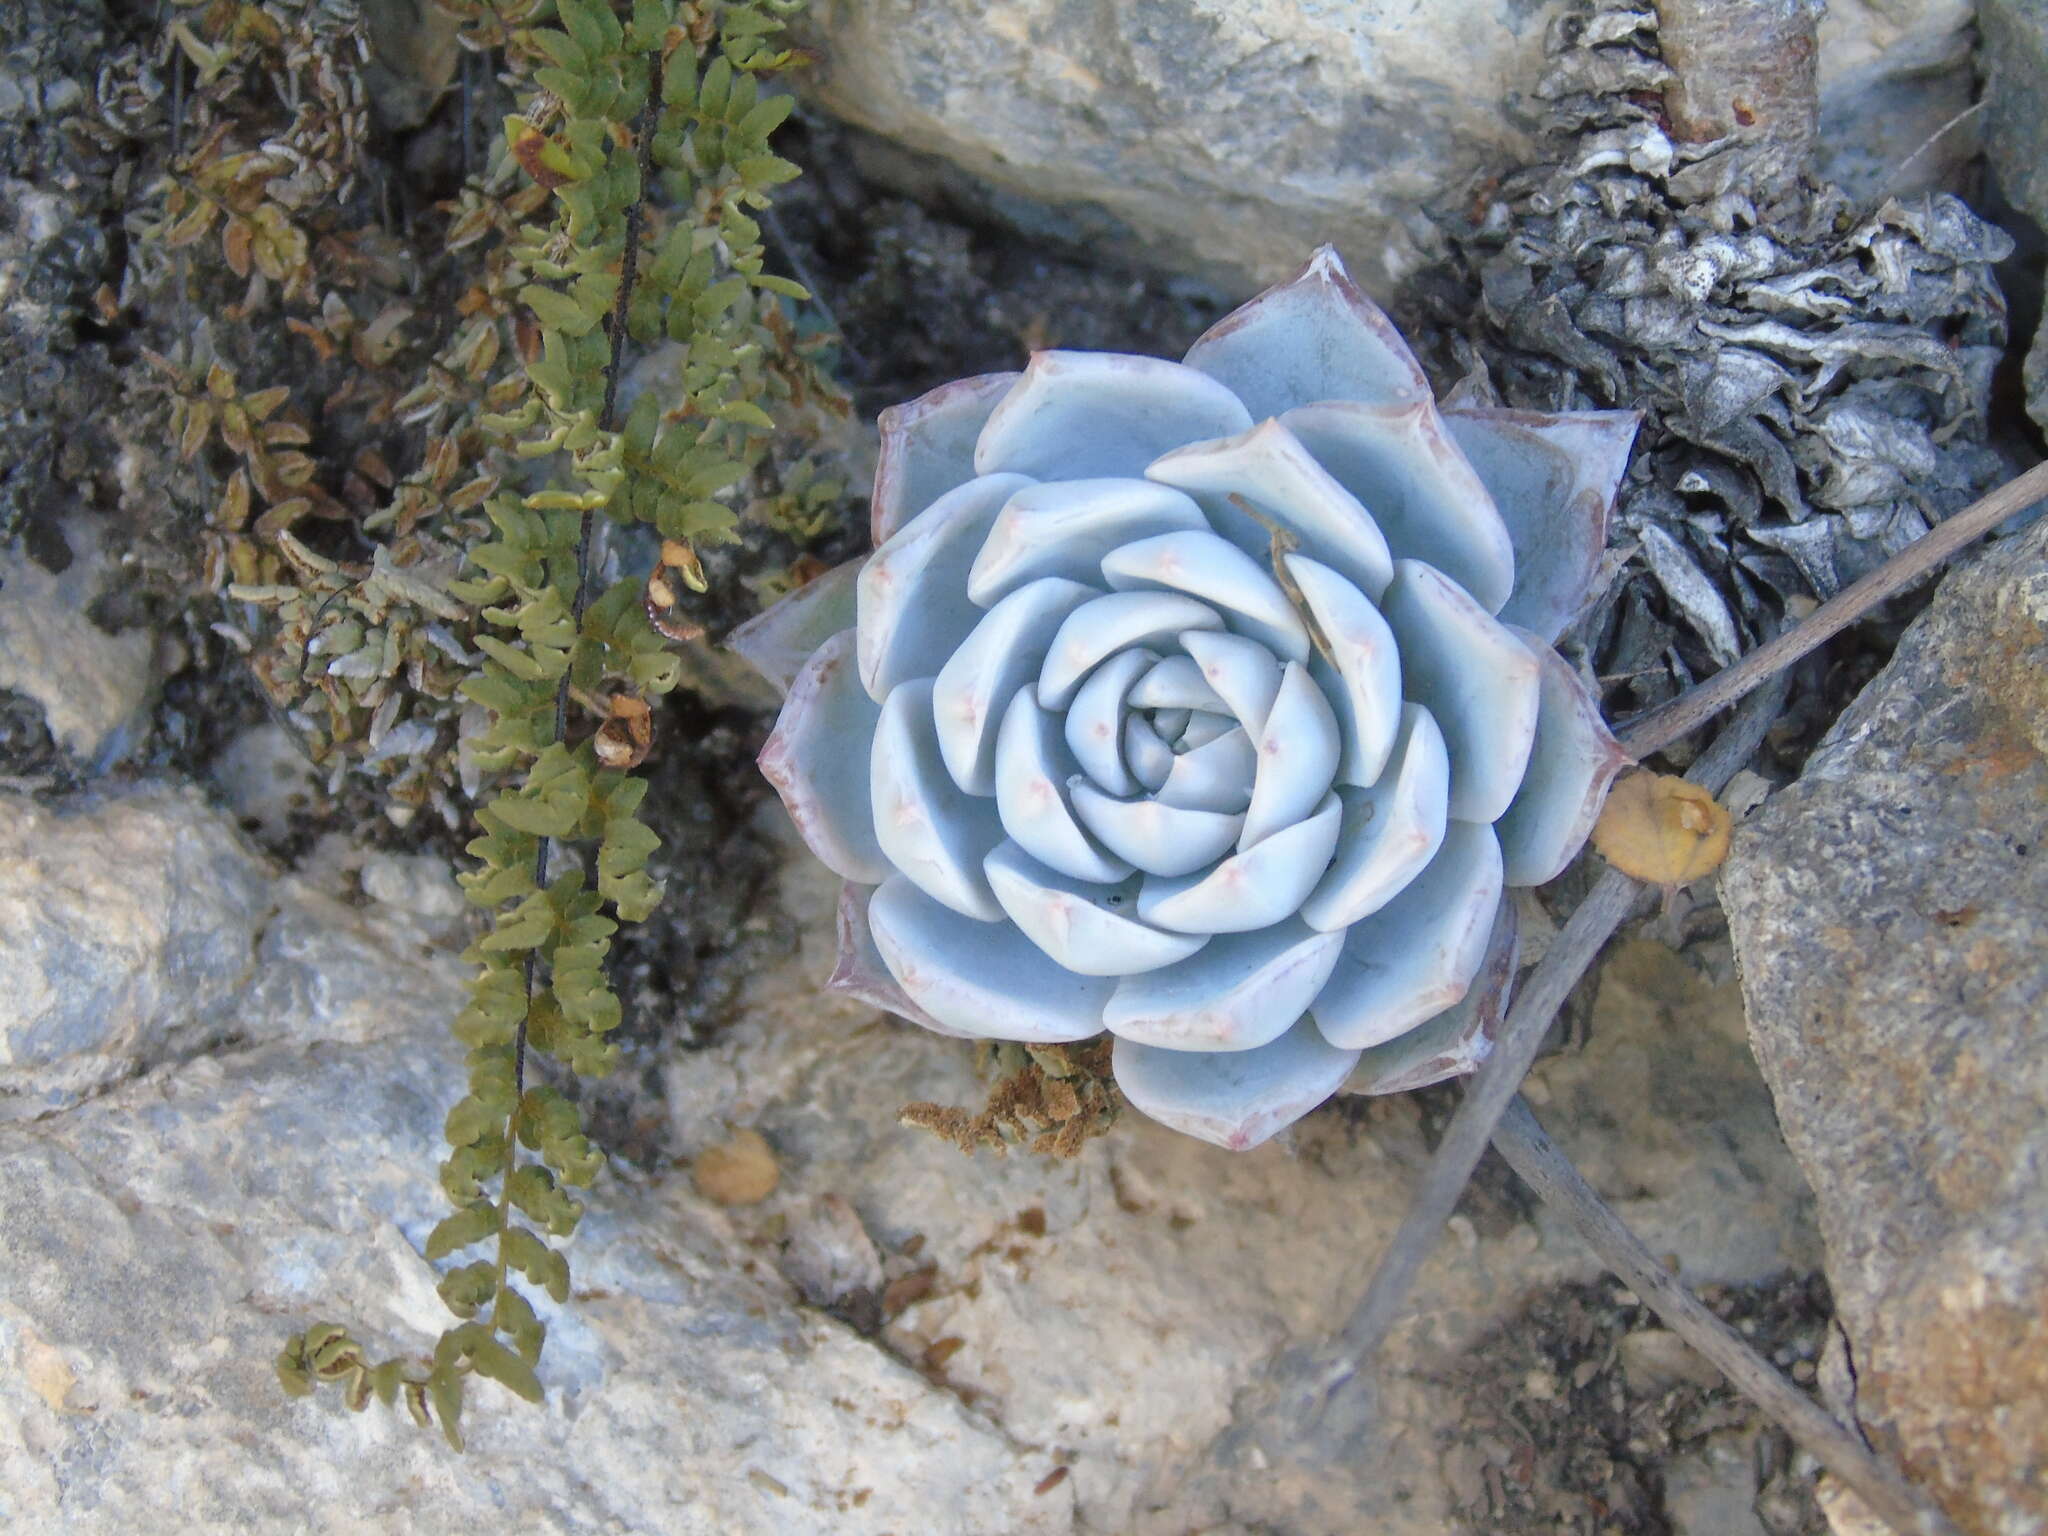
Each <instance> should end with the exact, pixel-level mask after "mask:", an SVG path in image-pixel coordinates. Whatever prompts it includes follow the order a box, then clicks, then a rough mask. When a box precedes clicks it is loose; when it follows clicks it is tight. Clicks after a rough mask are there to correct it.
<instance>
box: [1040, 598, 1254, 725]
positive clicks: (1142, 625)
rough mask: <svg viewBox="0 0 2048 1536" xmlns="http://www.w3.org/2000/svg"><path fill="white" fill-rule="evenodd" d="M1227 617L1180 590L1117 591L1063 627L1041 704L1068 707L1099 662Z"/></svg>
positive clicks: (1048, 659)
mask: <svg viewBox="0 0 2048 1536" xmlns="http://www.w3.org/2000/svg"><path fill="white" fill-rule="evenodd" d="M1222 627H1223V619H1222V616H1221V615H1219V614H1218V613H1217V612H1216V610H1215V609H1213V608H1211V607H1210V606H1209V605H1208V604H1207V603H1201V602H1197V601H1196V600H1195V599H1194V598H1192V597H1184V596H1183V595H1181V594H1180V593H1178V592H1112V593H1110V594H1109V595H1108V596H1106V597H1098V598H1095V599H1094V600H1092V601H1090V602H1086V603H1083V604H1082V605H1081V606H1080V607H1078V608H1076V609H1075V610H1074V611H1073V612H1072V613H1070V614H1068V615H1067V617H1066V621H1065V622H1064V623H1063V624H1061V625H1060V628H1059V633H1058V634H1056V635H1054V636H1053V640H1052V644H1051V645H1050V646H1048V647H1047V648H1046V652H1045V664H1044V666H1042V667H1041V668H1040V669H1039V673H1038V702H1039V703H1040V704H1042V705H1044V706H1045V707H1046V708H1047V709H1065V708H1066V707H1067V705H1068V704H1070V703H1071V702H1073V698H1074V695H1075V693H1076V692H1078V691H1079V690H1080V687H1081V682H1082V679H1084V678H1086V677H1087V675H1088V674H1089V673H1090V672H1091V671H1093V670H1094V668H1095V666H1096V664H1097V663H1099V662H1101V661H1103V660H1105V659H1106V658H1108V657H1110V656H1113V655H1115V654H1116V653H1117V652H1118V651H1121V650H1126V649H1128V648H1130V647H1132V646H1163V645H1165V644H1166V643H1167V642H1168V641H1170V640H1175V639H1179V638H1180V637H1181V636H1182V635H1183V634H1184V633H1185V632H1187V631H1189V630H1211V629H1213V630H1220V629H1221V628H1222Z"/></svg>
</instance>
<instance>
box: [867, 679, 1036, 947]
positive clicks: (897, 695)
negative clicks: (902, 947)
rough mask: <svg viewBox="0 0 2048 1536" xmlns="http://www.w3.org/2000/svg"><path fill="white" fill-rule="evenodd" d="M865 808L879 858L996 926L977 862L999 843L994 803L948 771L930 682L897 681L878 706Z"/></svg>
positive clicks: (938, 897) (998, 909)
mask: <svg viewBox="0 0 2048 1536" xmlns="http://www.w3.org/2000/svg"><path fill="white" fill-rule="evenodd" d="M868 764H869V768H868V773H869V780H870V783H869V790H870V799H869V804H870V807H871V809H872V812H873V815H874V825H875V841H876V842H877V843H878V844H879V845H880V847H881V850H882V855H883V857H885V858H886V859H888V861H889V862H890V864H892V865H893V866H894V867H895V868H896V869H897V870H898V871H899V872H900V873H902V874H903V875H905V876H907V877H908V878H909V879H910V880H911V881H912V882H913V883H914V884H916V885H917V886H918V888H919V889H921V890H923V891H924V892H925V894H926V895H928V896H930V897H931V898H932V899H933V900H934V901H939V902H943V903H944V904H945V905H946V906H948V907H951V908H952V909H953V910H954V911H956V912H959V913H961V914H962V915H964V916H967V917H971V918H977V919H979V920H980V921H982V922H984V923H994V922H1000V921H1001V920H1002V916H1003V909H1002V906H1001V905H1000V904H999V903H998V902H997V901H996V898H995V893H994V892H993V891H991V890H990V889H989V885H988V877H987V875H985V874H984V873H983V872H982V860H983V859H985V858H987V857H988V854H989V850H990V849H992V848H994V847H995V845H996V844H997V843H999V842H1001V841H1002V840H1003V827H1002V823H1001V821H1000V820H998V818H997V814H996V805H995V802H994V801H993V800H989V799H985V798H983V797H982V796H980V795H970V794H966V793H964V792H963V791H962V790H961V788H960V786H959V785H957V784H955V783H954V782H953V776H952V775H951V774H950V773H948V772H947V771H946V762H945V758H944V757H943V756H941V754H940V752H939V738H938V731H937V730H936V728H935V727H934V726H933V723H932V680H931V679H930V678H928V677H924V678H914V679H912V680H911V681H910V682H907V683H902V684H899V685H898V686H897V688H896V691H895V692H893V693H891V694H890V695H889V697H888V698H887V699H886V700H884V701H883V703H882V712H881V719H880V721H879V722H878V723H877V725H876V727H875V742H874V750H873V752H872V753H871V754H870V755H869V759H868Z"/></svg>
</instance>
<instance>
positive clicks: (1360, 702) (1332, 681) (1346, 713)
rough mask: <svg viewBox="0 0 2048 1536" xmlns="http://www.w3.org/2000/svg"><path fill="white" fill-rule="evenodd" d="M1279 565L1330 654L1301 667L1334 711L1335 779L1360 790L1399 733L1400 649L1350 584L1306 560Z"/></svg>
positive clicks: (1372, 780) (1382, 764)
mask: <svg viewBox="0 0 2048 1536" xmlns="http://www.w3.org/2000/svg"><path fill="white" fill-rule="evenodd" d="M1286 565H1287V573H1288V575H1290V576H1292V577H1293V578H1294V584H1295V586H1296V588H1297V589H1298V590H1299V591H1300V592H1301V596H1302V600H1303V601H1304V602H1306V603H1307V604H1308V610H1309V612H1310V613H1312V614H1313V615H1315V621H1316V628H1317V629H1319V630H1321V631H1322V634H1323V639H1324V641H1325V642H1326V643H1327V644H1328V645H1329V648H1330V649H1329V654H1328V656H1320V655H1319V656H1317V657H1316V658H1315V659H1314V660H1313V661H1311V662H1310V663H1309V675H1310V676H1311V677H1313V678H1314V679H1315V680H1316V683H1317V685H1318V686H1319V687H1321V688H1323V689H1324V692H1325V694H1326V696H1327V697H1328V699H1329V701H1330V707H1331V708H1332V709H1333V710H1334V711H1335V712H1336V716H1337V724H1338V730H1339V734H1340V735H1341V737H1342V739H1343V743H1344V753H1343V757H1342V759H1341V760H1340V761H1339V762H1338V764H1337V777H1338V778H1339V779H1341V780H1342V781H1343V782H1344V783H1346V784H1356V785H1358V786H1360V787H1361V788H1362V787H1364V786H1366V785H1371V784H1377V783H1378V782H1379V778H1380V774H1381V772H1382V771H1383V770H1384V769H1385V768H1386V765H1387V754H1388V753H1389V752H1391V751H1393V750H1394V736H1395V734H1396V733H1397V732H1398V731H1399V730H1400V729H1401V651H1400V646H1399V645H1398V644H1397V643H1396V642H1395V639H1394V632H1393V630H1392V629H1391V628H1389V627H1388V625H1387V621H1386V619H1385V618H1384V617H1383V616H1382V615H1381V613H1380V610H1379V608H1378V606H1377V605H1376V604H1375V603H1373V602H1372V600H1371V599H1369V598H1367V597H1366V595H1365V593H1364V592H1362V591H1360V590H1359V588H1358V586H1357V584H1356V583H1354V582H1351V581H1348V580H1346V579H1345V578H1344V576H1343V575H1342V574H1340V573H1339V572H1337V571H1334V570H1332V569H1331V568H1330V567H1329V566H1327V565H1324V564H1323V563H1322V562H1321V561H1318V560H1311V559H1309V558H1308V557H1307V556H1306V555H1288V556H1287V557H1286ZM1333 674H1334V675H1333ZM1333 685H1334V686H1333Z"/></svg>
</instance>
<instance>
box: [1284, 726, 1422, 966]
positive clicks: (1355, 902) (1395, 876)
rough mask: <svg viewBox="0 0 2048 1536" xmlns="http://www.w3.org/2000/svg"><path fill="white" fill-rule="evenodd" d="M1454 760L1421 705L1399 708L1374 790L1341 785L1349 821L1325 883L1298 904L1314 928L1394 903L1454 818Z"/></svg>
mask: <svg viewBox="0 0 2048 1536" xmlns="http://www.w3.org/2000/svg"><path fill="white" fill-rule="evenodd" d="M1450 792H1451V760H1450V754H1449V753H1448V752H1447V751H1446V750H1445V748H1444V737H1443V732H1442V731H1440V730H1438V729H1437V724H1436V721H1435V720H1434V719H1432V718H1431V716H1430V713H1429V711H1428V710H1426V709H1424V708H1423V707H1422V706H1421V705H1420V704H1407V705H1403V706H1402V711H1401V730H1400V734H1399V735H1398V736H1397V737H1396V738H1395V742H1394V750H1393V753H1392V755H1391V756H1390V757H1389V758H1388V759H1387V766H1386V771H1385V772H1384V773H1382V774H1381V775H1380V777H1379V781H1378V782H1377V783H1375V784H1374V785H1373V786H1372V787H1371V788H1370V789H1354V788H1352V787H1351V786H1349V785H1345V786H1342V787H1340V788H1339V789H1338V791H1337V794H1338V798H1340V799H1341V800H1342V801H1343V802H1344V824H1343V827H1342V828H1341V829H1340V830H1339V832H1338V834H1337V852H1336V855H1335V857H1333V858H1332V859H1331V860H1330V868H1329V870H1328V872H1327V873H1325V874H1324V876H1323V878H1322V880H1321V882H1320V883H1319V884H1318V885H1317V886H1316V888H1315V889H1314V890H1313V891H1311V892H1310V893H1309V897H1308V900H1306V901H1304V902H1303V903H1302V904H1301V916H1302V921H1304V922H1306V923H1307V924H1308V925H1309V926H1310V927H1311V928H1318V929H1322V930H1325V931H1328V932H1342V931H1343V930H1344V929H1346V928H1349V927H1350V926H1351V925H1352V924H1353V923H1355V922H1357V921H1358V920H1359V919H1360V918H1364V917H1369V916H1371V915H1372V914H1373V913H1375V912H1377V911H1378V910H1379V909H1380V908H1381V907H1383V906H1385V905H1386V904H1387V903H1388V902H1390V901H1392V900H1393V899H1394V898H1395V897H1396V896H1398V895H1400V894H1401V892H1402V891H1404V890H1406V889H1407V887H1408V885H1409V883H1410V882H1411V881H1413V880H1414V879H1415V877H1416V876H1417V875H1419V874H1421V873H1422V871H1423V870H1424V869H1425V868H1426V867H1428V865H1429V862H1430V860H1432V859H1434V858H1435V857H1436V851H1437V849H1438V848H1439V847H1441V846H1442V844H1443V840H1444V833H1445V831H1446V829H1447V828H1448V826H1449V824H1450Z"/></svg>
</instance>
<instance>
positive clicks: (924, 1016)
mask: <svg viewBox="0 0 2048 1536" xmlns="http://www.w3.org/2000/svg"><path fill="white" fill-rule="evenodd" d="M874 894H875V888H874V887H873V886H872V885H856V884H855V883H854V882H853V881H851V880H849V881H847V882H846V883H845V884H844V885H842V886H840V888H839V922H838V937H839V955H838V959H837V961H836V963H835V964H834V965H833V967H832V974H831V975H830V976H829V977H827V978H826V980H825V988H826V990H827V991H830V992H838V993H840V994H842V995H844V996H846V997H850V998H853V999H854V1000H855V1001H857V1002H863V1003H867V1004H868V1005H869V1006H871V1007H875V1008H880V1009H881V1010H882V1011H883V1012H884V1013H893V1014H895V1015H896V1017H898V1018H899V1019H907V1020H909V1021H910V1022H911V1023H912V1024H916V1025H920V1026H922V1027H923V1028H925V1029H929V1030H931V1031H933V1032H934V1033H935V1034H941V1035H952V1036H954V1037H955V1038H957V1039H967V1038H970V1037H969V1036H967V1035H966V1034H965V1032H964V1031H961V1030H957V1029H950V1028H948V1027H947V1026H946V1025H944V1024H941V1023H940V1022H939V1021H938V1020H937V1019H935V1018H933V1017H932V1016H931V1015H930V1014H928V1013H926V1012H925V1011H924V1010H923V1009H922V1008H920V1007H918V1006H917V1004H916V1003H913V1002H912V1001H911V1000H910V994H909V993H908V992H905V991H904V990H903V988H902V987H901V986H899V985H898V984H897V981H896V978H895V977H894V976H891V975H890V974H889V967H888V966H887V965H885V964H883V963H882V952H881V950H879V949H877V948H876V947H875V935H874V932H873V930H871V929H870V928H869V926H868V903H869V901H871V900H872V899H873V897H874Z"/></svg>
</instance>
